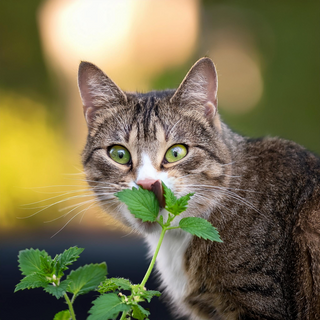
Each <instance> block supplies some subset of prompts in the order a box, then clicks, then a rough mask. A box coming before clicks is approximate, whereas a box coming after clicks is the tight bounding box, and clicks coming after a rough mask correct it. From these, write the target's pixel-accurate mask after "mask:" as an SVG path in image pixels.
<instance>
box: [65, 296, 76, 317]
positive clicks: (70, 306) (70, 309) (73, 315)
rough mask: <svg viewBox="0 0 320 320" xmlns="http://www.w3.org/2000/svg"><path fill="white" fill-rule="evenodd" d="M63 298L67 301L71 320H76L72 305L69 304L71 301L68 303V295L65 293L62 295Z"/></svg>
mask: <svg viewBox="0 0 320 320" xmlns="http://www.w3.org/2000/svg"><path fill="white" fill-rule="evenodd" d="M64 298H65V299H66V301H67V304H68V307H69V311H70V314H71V317H72V320H76V315H75V314H74V310H73V306H72V303H71V301H70V299H69V297H68V295H67V294H66V293H65V294H64Z"/></svg>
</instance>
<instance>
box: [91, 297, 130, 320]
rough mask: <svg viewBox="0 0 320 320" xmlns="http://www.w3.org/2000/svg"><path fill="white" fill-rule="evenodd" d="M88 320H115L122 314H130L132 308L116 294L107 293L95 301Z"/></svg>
mask: <svg viewBox="0 0 320 320" xmlns="http://www.w3.org/2000/svg"><path fill="white" fill-rule="evenodd" d="M93 304H94V305H93V307H91V309H90V310H89V313H90V315H89V317H88V318H87V320H106V319H113V318H116V317H117V316H118V314H119V313H120V312H123V311H125V312H128V311H129V310H130V309H131V308H130V306H128V305H127V304H125V303H124V302H122V300H121V299H120V298H119V297H118V295H117V294H116V293H107V294H103V295H101V296H100V297H98V298H97V299H96V300H94V301H93Z"/></svg>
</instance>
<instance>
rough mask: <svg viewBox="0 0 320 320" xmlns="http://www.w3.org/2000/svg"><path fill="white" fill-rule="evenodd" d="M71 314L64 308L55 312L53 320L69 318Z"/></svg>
mask: <svg viewBox="0 0 320 320" xmlns="http://www.w3.org/2000/svg"><path fill="white" fill-rule="evenodd" d="M70 319H71V314H70V311H69V310H64V311H60V312H58V313H56V315H55V316H54V318H53V320H70Z"/></svg>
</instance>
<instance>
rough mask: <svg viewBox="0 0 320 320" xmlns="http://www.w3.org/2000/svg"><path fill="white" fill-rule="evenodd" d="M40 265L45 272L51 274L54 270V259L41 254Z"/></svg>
mask: <svg viewBox="0 0 320 320" xmlns="http://www.w3.org/2000/svg"><path fill="white" fill-rule="evenodd" d="M40 267H41V270H42V272H43V273H44V274H46V275H48V276H51V275H52V274H53V272H54V267H53V261H52V258H51V257H50V256H49V255H47V256H43V255H41V256H40Z"/></svg>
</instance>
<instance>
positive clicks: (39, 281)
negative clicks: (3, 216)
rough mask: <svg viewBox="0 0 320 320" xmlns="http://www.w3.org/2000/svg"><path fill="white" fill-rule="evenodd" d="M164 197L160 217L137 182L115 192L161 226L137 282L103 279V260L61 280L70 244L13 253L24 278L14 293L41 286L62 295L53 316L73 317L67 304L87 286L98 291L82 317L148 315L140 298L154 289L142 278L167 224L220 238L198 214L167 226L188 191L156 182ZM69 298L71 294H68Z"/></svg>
mask: <svg viewBox="0 0 320 320" xmlns="http://www.w3.org/2000/svg"><path fill="white" fill-rule="evenodd" d="M162 186H163V190H164V197H165V209H166V210H167V212H168V217H167V220H166V221H164V218H163V216H162V215H159V210H160V206H159V203H158V200H157V198H156V196H155V194H154V193H153V192H151V191H148V190H145V189H143V188H141V187H139V189H137V188H132V189H125V190H122V191H120V192H118V193H116V194H115V196H116V197H118V198H119V200H120V201H122V202H124V203H125V204H126V205H127V207H128V209H129V211H130V212H131V213H132V214H133V215H134V216H135V217H136V218H139V219H141V220H142V221H143V222H146V221H149V222H156V223H158V224H159V225H160V226H161V234H160V237H159V242H158V245H157V247H156V250H155V253H154V255H153V257H152V260H151V262H150V265H149V268H148V270H147V272H146V274H145V276H144V278H143V279H142V281H141V283H140V284H132V283H131V282H130V281H129V280H128V279H123V278H107V277H106V275H107V266H106V264H105V263H104V262H103V263H100V264H89V265H85V266H83V267H79V268H78V269H76V270H74V271H71V272H70V274H69V275H67V277H66V279H65V280H62V278H63V276H64V272H65V271H66V270H67V269H68V266H70V265H71V264H72V263H73V262H74V261H76V260H77V259H78V258H79V255H80V253H81V252H82V251H83V250H84V249H82V248H77V247H71V248H69V249H67V250H65V251H64V252H63V253H62V254H59V255H56V256H55V257H54V258H53V259H52V258H51V257H50V256H49V255H48V253H47V252H46V251H44V250H42V251H40V250H39V249H26V250H22V251H20V253H19V259H18V262H19V268H20V270H21V272H22V275H24V276H25V277H24V278H23V279H22V280H21V281H20V283H19V284H17V286H16V289H15V292H16V291H19V290H24V289H31V288H43V289H44V291H46V292H48V293H50V294H52V295H53V296H55V297H56V298H57V299H60V298H62V297H64V299H65V300H66V303H67V305H68V310H64V311H61V312H59V313H57V314H56V315H55V317H54V320H70V319H72V320H76V315H75V312H74V309H73V303H74V301H75V299H76V298H77V297H78V296H79V295H81V294H85V293H88V292H90V291H92V290H97V291H98V292H99V293H100V294H101V295H100V296H99V297H98V298H97V299H96V300H94V301H93V306H92V308H91V309H90V310H89V314H90V315H89V316H88V318H87V320H106V319H116V318H117V317H118V316H120V314H121V317H120V320H124V319H127V320H128V319H138V320H145V319H149V318H148V317H149V315H150V312H149V311H148V310H146V309H145V308H144V307H142V306H141V304H140V303H141V302H146V301H147V302H150V300H151V299H152V298H153V297H154V296H160V295H161V293H160V292H159V291H154V290H147V289H146V288H145V285H146V282H147V281H148V279H149V276H150V274H151V271H152V269H153V267H154V264H155V261H156V258H157V255H158V252H159V250H160V246H161V244H162V240H163V238H164V236H165V233H166V232H167V231H169V230H172V229H182V230H184V231H186V232H188V233H191V234H192V235H195V236H197V237H200V238H203V239H205V240H210V241H218V242H222V241H221V239H220V237H219V233H218V231H217V230H216V228H214V227H213V226H212V225H211V223H210V222H208V221H207V220H205V219H202V218H199V217H186V218H182V219H181V220H180V221H179V225H175V226H173V225H172V222H173V220H174V219H175V218H176V217H177V216H179V215H180V214H181V213H182V212H184V211H185V210H186V209H187V205H188V201H189V200H190V198H191V197H192V196H193V193H189V194H187V195H185V196H183V197H181V198H179V199H177V197H176V196H175V195H174V194H173V192H172V191H171V190H170V189H169V188H168V187H167V186H166V185H165V184H164V183H162ZM70 297H71V298H70Z"/></svg>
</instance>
